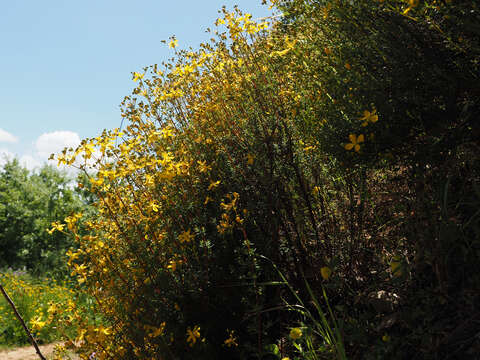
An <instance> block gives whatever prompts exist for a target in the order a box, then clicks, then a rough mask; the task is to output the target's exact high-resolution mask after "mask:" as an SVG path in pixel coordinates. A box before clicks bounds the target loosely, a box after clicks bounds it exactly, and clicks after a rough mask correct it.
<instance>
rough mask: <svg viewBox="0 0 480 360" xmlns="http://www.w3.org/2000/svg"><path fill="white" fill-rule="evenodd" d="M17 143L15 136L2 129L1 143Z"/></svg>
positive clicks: (0, 130)
mask: <svg viewBox="0 0 480 360" xmlns="http://www.w3.org/2000/svg"><path fill="white" fill-rule="evenodd" d="M17 141H18V139H17V138H16V137H15V136H13V135H12V134H10V133H9V132H7V131H5V130H3V129H1V128H0V142H6V143H16V142H17Z"/></svg>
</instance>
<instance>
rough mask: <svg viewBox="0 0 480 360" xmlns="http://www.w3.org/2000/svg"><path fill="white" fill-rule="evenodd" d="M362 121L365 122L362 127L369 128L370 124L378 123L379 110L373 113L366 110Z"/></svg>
mask: <svg viewBox="0 0 480 360" xmlns="http://www.w3.org/2000/svg"><path fill="white" fill-rule="evenodd" d="M360 120H363V123H362V126H367V125H368V123H369V122H371V123H376V122H377V121H378V115H377V110H375V109H373V110H372V112H370V111H368V110H365V111H364V112H363V116H362V117H361V118H360Z"/></svg>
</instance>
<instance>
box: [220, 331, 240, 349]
mask: <svg viewBox="0 0 480 360" xmlns="http://www.w3.org/2000/svg"><path fill="white" fill-rule="evenodd" d="M227 331H228V332H229V337H228V339H226V340H225V341H224V342H223V343H224V344H225V345H226V346H228V347H232V346H238V343H237V338H236V337H234V336H233V334H234V332H235V331H234V330H231V331H229V330H227Z"/></svg>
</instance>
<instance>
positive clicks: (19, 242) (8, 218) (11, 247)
mask: <svg viewBox="0 0 480 360" xmlns="http://www.w3.org/2000/svg"><path fill="white" fill-rule="evenodd" d="M85 207H86V204H85V202H83V201H82V199H81V194H80V193H78V192H77V191H75V190H74V189H73V186H72V179H71V177H69V176H68V175H67V174H66V173H65V172H63V171H60V170H57V169H55V168H53V167H51V166H47V165H45V166H44V167H42V168H41V169H39V170H38V171H36V172H31V171H29V170H27V169H25V168H23V167H22V166H20V164H19V162H18V160H16V159H15V160H12V161H9V162H7V163H6V164H5V165H4V166H3V167H2V168H1V169H0V268H1V267H12V268H23V267H25V268H27V269H28V270H29V271H31V272H33V273H35V274H44V273H49V274H51V275H57V276H58V275H60V274H62V273H64V272H65V261H64V257H63V254H64V252H65V251H66V249H68V248H69V247H71V246H72V241H71V239H68V237H67V236H65V234H63V233H62V232H58V231H57V232H55V233H53V234H49V233H48V232H47V229H49V228H50V227H51V223H52V222H54V221H59V222H62V221H63V219H64V218H65V217H66V216H69V215H70V214H71V213H74V212H80V211H81V210H82V209H84V208H85Z"/></svg>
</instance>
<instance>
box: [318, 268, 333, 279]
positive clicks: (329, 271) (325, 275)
mask: <svg viewBox="0 0 480 360" xmlns="http://www.w3.org/2000/svg"><path fill="white" fill-rule="evenodd" d="M320 274H321V275H322V278H323V279H324V280H328V278H329V277H330V275H332V269H330V268H329V267H328V266H324V267H322V268H321V269H320Z"/></svg>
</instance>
